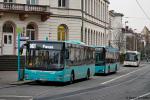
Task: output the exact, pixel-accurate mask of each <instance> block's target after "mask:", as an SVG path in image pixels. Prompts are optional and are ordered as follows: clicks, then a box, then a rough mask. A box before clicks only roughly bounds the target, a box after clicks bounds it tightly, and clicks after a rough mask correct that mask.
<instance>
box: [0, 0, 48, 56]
mask: <svg viewBox="0 0 150 100" xmlns="http://www.w3.org/2000/svg"><path fill="white" fill-rule="evenodd" d="M49 3H50V1H49V0H0V55H16V54H17V29H20V30H22V31H21V36H23V37H24V36H25V37H29V39H30V40H36V39H44V38H45V37H46V36H47V35H48V33H49V32H50V30H49V29H50V28H49V22H48V21H47V20H48V19H49V16H50V14H51V13H50V5H49Z"/></svg>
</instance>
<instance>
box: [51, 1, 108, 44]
mask: <svg viewBox="0 0 150 100" xmlns="http://www.w3.org/2000/svg"><path fill="white" fill-rule="evenodd" d="M50 5H51V11H52V13H53V15H51V19H50V20H49V22H50V30H51V33H52V37H51V39H50V40H58V41H62V40H80V41H82V42H85V43H86V44H88V45H108V23H109V11H108V6H109V1H108V0H50Z"/></svg>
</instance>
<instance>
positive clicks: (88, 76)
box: [86, 69, 90, 80]
mask: <svg viewBox="0 0 150 100" xmlns="http://www.w3.org/2000/svg"><path fill="white" fill-rule="evenodd" d="M86 79H87V80H89V79H90V70H89V69H88V70H87V74H86Z"/></svg>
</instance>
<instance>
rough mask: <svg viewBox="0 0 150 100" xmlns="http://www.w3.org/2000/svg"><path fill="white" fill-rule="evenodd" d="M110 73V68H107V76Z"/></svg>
mask: <svg viewBox="0 0 150 100" xmlns="http://www.w3.org/2000/svg"><path fill="white" fill-rule="evenodd" d="M109 73H110V66H108V74H109Z"/></svg>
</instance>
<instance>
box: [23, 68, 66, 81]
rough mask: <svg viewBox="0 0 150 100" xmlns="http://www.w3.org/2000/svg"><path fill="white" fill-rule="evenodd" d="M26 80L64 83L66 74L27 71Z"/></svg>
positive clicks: (61, 72) (60, 72)
mask: <svg viewBox="0 0 150 100" xmlns="http://www.w3.org/2000/svg"><path fill="white" fill-rule="evenodd" d="M25 80H34V81H35V80H40V81H53V82H64V73H63V71H41V70H28V69H25Z"/></svg>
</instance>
